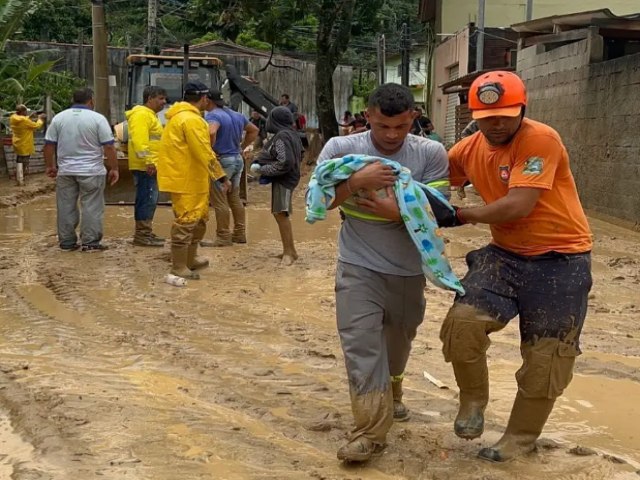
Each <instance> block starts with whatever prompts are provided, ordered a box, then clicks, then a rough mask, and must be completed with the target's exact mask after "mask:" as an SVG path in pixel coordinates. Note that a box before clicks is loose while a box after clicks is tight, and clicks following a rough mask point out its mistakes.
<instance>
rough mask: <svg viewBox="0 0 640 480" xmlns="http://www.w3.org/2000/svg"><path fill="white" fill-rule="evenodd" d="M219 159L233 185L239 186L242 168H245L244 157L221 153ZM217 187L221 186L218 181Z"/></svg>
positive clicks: (234, 186)
mask: <svg viewBox="0 0 640 480" xmlns="http://www.w3.org/2000/svg"><path fill="white" fill-rule="evenodd" d="M218 159H219V160H220V165H222V168H223V170H224V173H225V175H226V176H227V178H228V179H229V181H230V182H231V184H232V185H233V189H234V190H235V189H237V188H239V187H240V178H241V175H242V170H243V169H244V159H243V158H242V155H221V156H220V157H218ZM216 187H218V188H220V187H219V186H218V184H217V183H216Z"/></svg>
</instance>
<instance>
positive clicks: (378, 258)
mask: <svg viewBox="0 0 640 480" xmlns="http://www.w3.org/2000/svg"><path fill="white" fill-rule="evenodd" d="M349 154H361V155H371V156H376V157H383V158H388V159H389V160H394V161H396V162H398V163H400V164H401V165H403V166H405V167H407V168H408V169H409V170H411V173H412V176H413V178H414V180H417V181H419V182H422V183H425V184H426V183H429V182H433V181H436V180H441V179H442V180H448V178H449V161H448V159H447V152H446V151H445V149H444V147H443V146H442V144H440V143H439V142H436V141H433V140H429V139H427V138H422V137H418V136H415V135H411V134H409V135H408V136H407V138H406V139H405V141H404V144H403V145H402V148H401V149H400V150H399V151H398V152H396V153H395V154H393V155H383V154H382V153H380V152H378V151H377V150H376V148H375V147H374V145H373V142H372V140H371V132H370V131H367V132H363V133H359V134H355V135H347V136H344V137H333V138H332V139H331V140H329V141H328V142H327V144H326V145H325V146H324V148H323V149H322V152H320V155H319V157H318V163H320V162H322V161H323V160H329V159H332V158H341V157H344V156H345V155H349ZM443 193H445V192H443ZM446 194H447V196H448V189H447V192H446ZM338 250H339V253H338V258H339V259H340V260H341V261H343V262H345V263H350V264H353V265H358V266H360V267H364V268H368V269H369V270H373V271H376V272H380V273H385V274H389V275H399V276H403V277H408V276H413V275H422V266H421V265H422V264H421V258H420V253H419V252H418V249H417V248H416V246H415V244H414V243H413V241H412V240H411V237H410V236H409V233H408V232H407V230H406V228H405V226H404V224H402V223H398V222H381V221H373V220H372V221H370V220H361V219H358V218H353V217H349V216H347V217H346V218H345V220H344V222H343V223H342V228H341V229H340V236H339V240H338Z"/></svg>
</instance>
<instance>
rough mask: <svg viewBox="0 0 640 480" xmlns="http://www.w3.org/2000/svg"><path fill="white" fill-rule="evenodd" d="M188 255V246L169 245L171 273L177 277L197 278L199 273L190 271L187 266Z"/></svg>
mask: <svg viewBox="0 0 640 480" xmlns="http://www.w3.org/2000/svg"><path fill="white" fill-rule="evenodd" d="M188 257H189V247H188V246H184V245H173V244H172V245H171V262H172V267H171V273H172V274H174V275H177V276H178V277H182V278H187V279H190V280H199V279H200V275H198V274H197V273H196V272H192V271H191V270H189V268H188V267H187V259H188Z"/></svg>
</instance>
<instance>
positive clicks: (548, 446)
mask: <svg viewBox="0 0 640 480" xmlns="http://www.w3.org/2000/svg"><path fill="white" fill-rule="evenodd" d="M536 446H537V447H538V448H541V449H543V450H555V449H557V448H560V447H561V446H562V445H560V444H559V443H558V442H556V441H555V440H551V439H550V438H540V439H538V440H537V441H536Z"/></svg>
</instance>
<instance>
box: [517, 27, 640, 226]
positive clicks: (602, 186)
mask: <svg viewBox="0 0 640 480" xmlns="http://www.w3.org/2000/svg"><path fill="white" fill-rule="evenodd" d="M601 53H602V39H601V37H598V36H595V37H592V38H590V39H587V40H583V41H580V42H575V43H572V44H568V45H564V46H562V47H559V48H556V49H554V50H551V51H549V52H544V49H543V47H542V46H540V45H536V46H533V47H529V48H527V49H524V50H521V51H520V52H518V73H519V74H521V75H522V77H523V79H524V80H525V82H526V84H527V90H528V93H529V106H528V108H527V112H528V114H527V115H528V116H529V117H530V118H533V119H535V120H539V121H542V122H544V123H546V124H548V125H550V126H552V127H553V128H555V129H556V130H557V131H558V132H559V133H560V135H561V137H562V139H563V141H564V143H565V145H566V147H567V150H568V151H569V155H570V158H571V167H572V170H573V175H574V177H575V179H576V184H577V186H578V191H579V193H580V198H581V200H582V203H583V205H584V207H585V208H586V209H587V210H589V211H590V212H594V213H596V214H600V215H603V216H607V217H614V218H616V219H619V220H622V221H623V222H625V223H627V222H628V223H630V224H631V225H633V226H635V227H636V228H638V227H640V194H639V192H640V133H639V132H638V130H639V126H640V95H638V92H640V54H636V55H629V56H625V57H621V58H618V59H615V60H610V61H606V62H596V63H589V62H590V61H591V62H593V60H594V59H596V60H597V59H598V55H601Z"/></svg>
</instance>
